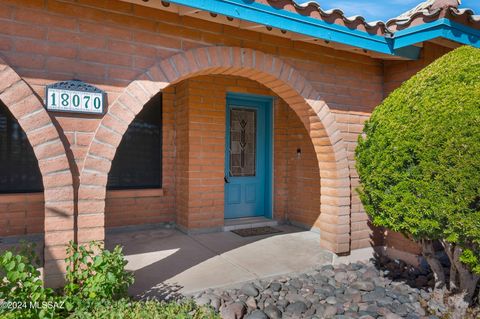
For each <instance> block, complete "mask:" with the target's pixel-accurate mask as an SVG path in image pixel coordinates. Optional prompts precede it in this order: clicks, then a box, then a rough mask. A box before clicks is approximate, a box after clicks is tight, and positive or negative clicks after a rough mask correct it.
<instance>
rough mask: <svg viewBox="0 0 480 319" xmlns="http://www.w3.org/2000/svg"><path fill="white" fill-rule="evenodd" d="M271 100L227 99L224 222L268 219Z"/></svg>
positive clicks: (235, 97)
mask: <svg viewBox="0 0 480 319" xmlns="http://www.w3.org/2000/svg"><path fill="white" fill-rule="evenodd" d="M271 108H272V100H271V98H270V97H263V96H253V95H244V94H228V95H227V110H226V112H227V114H226V115H227V116H226V118H227V123H226V147H225V218H227V219H230V218H241V217H255V216H265V217H271V213H272V212H271V187H270V185H271V183H270V181H271V162H272V158H271V141H270V136H271V134H270V132H271V120H270V119H271Z"/></svg>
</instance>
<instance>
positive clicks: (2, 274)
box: [0, 242, 219, 319]
mask: <svg viewBox="0 0 480 319" xmlns="http://www.w3.org/2000/svg"><path fill="white" fill-rule="evenodd" d="M67 256H68V257H67V258H66V259H65V261H66V263H67V275H66V284H65V287H64V289H63V294H60V293H61V292H62V290H58V291H57V292H55V291H53V290H52V289H49V288H44V287H43V282H42V280H41V279H40V272H39V271H38V270H37V268H36V266H35V265H36V264H38V263H35V262H34V261H35V255H34V253H33V249H32V247H26V248H24V249H22V250H21V251H20V252H12V251H6V252H4V253H3V254H2V255H0V318H2V319H29V318H32V319H37V318H41V319H42V318H78V319H84V318H85V319H87V318H88V319H89V318H91V319H97V318H98V319H99V318H105V319H107V318H108V319H117V318H124V319H137V318H138V319H140V318H142V319H143V318H145V319H149V318H152V319H153V318H155V319H157V318H159V319H163V318H165V319H167V318H171V319H174V318H175V319H183V318H185V319H188V318H191V319H200V318H202V319H203V318H205V319H209V318H212V319H214V318H219V317H218V316H217V315H216V314H215V312H213V311H211V310H210V309H208V308H204V307H198V306H196V305H195V304H194V303H193V302H192V301H181V302H179V303H175V302H171V303H162V302H157V301H147V302H142V301H134V300H131V299H129V298H128V297H127V289H128V287H129V286H130V285H131V284H132V283H133V275H132V274H131V273H129V272H128V271H126V270H125V265H126V264H127V261H126V260H125V258H124V256H123V253H122V249H121V248H120V247H118V246H117V247H115V249H114V250H113V251H112V252H110V251H108V250H106V249H104V248H102V247H101V245H100V244H99V243H96V242H91V243H90V244H88V245H80V246H79V245H77V244H73V243H70V245H69V247H68V248H67ZM2 301H3V303H2ZM12 305H13V306H12Z"/></svg>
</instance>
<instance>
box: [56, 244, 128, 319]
mask: <svg viewBox="0 0 480 319" xmlns="http://www.w3.org/2000/svg"><path fill="white" fill-rule="evenodd" d="M65 262H66V263H67V274H66V280H67V283H66V285H65V288H64V292H65V296H66V302H65V306H66V307H67V310H69V311H70V310H72V309H74V307H77V306H80V305H83V306H85V304H90V305H95V303H97V302H104V301H110V300H116V299H119V298H122V297H126V296H127V289H128V287H129V286H130V285H131V284H132V283H133V281H134V279H133V275H132V274H131V273H130V272H128V271H126V270H125V265H126V264H127V261H126V260H125V258H124V256H123V253H122V249H121V247H119V246H117V247H115V249H114V250H113V252H110V251H108V250H106V249H102V247H101V245H100V244H99V243H97V242H91V243H90V244H89V245H88V246H85V245H81V246H79V245H77V244H74V243H70V245H69V247H68V248H67V258H66V259H65Z"/></svg>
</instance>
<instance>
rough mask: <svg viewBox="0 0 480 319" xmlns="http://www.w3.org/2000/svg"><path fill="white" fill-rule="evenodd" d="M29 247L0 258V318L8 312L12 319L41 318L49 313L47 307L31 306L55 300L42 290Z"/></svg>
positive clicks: (50, 293)
mask: <svg viewBox="0 0 480 319" xmlns="http://www.w3.org/2000/svg"><path fill="white" fill-rule="evenodd" d="M35 264H38V262H37V260H36V257H35V255H34V253H33V246H31V245H26V246H23V247H22V248H21V249H20V251H17V252H12V251H5V252H4V253H3V254H2V255H0V278H3V279H2V280H0V300H4V301H5V302H6V303H5V304H3V306H2V307H0V315H1V316H2V317H5V316H6V315H7V313H10V315H11V316H13V317H12V318H14V317H15V316H17V315H18V316H20V313H21V317H22V318H44V317H49V316H51V315H52V314H51V313H52V312H53V311H52V310H51V311H49V310H48V308H39V307H32V306H31V304H42V303H52V302H54V301H55V298H54V293H53V290H52V289H49V288H44V287H43V282H42V280H41V279H40V272H39V271H38V270H37V268H36V267H35Z"/></svg>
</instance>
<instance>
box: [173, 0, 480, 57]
mask: <svg viewBox="0 0 480 319" xmlns="http://www.w3.org/2000/svg"><path fill="white" fill-rule="evenodd" d="M165 1H167V2H171V3H174V4H177V5H181V6H187V7H191V8H194V9H198V10H202V11H207V12H212V13H216V14H221V15H225V16H228V17H232V18H236V19H240V20H244V21H249V22H252V23H258V24H263V25H266V26H270V27H273V28H278V29H281V30H286V31H290V32H294V33H298V34H303V35H306V36H309V37H312V38H317V39H323V40H327V41H332V42H337V43H341V44H345V45H348V46H352V47H357V48H360V49H364V50H369V51H373V52H378V53H383V54H388V55H393V56H398V57H403V58H407V59H411V60H416V59H418V58H419V56H420V51H421V48H419V47H416V46H414V44H416V43H420V42H423V41H428V40H432V39H435V38H445V39H449V40H452V41H455V42H459V43H462V44H466V45H471V46H474V47H477V48H478V47H480V31H479V30H476V29H473V28H470V27H467V26H464V25H462V24H459V23H455V22H453V21H450V20H449V19H447V18H442V19H439V20H437V21H434V22H429V23H425V24H422V25H419V26H416V27H411V28H408V29H405V30H402V31H398V32H396V33H395V34H394V36H393V38H390V37H384V36H379V35H374V34H369V33H368V32H364V31H359V30H352V29H350V28H347V27H345V26H341V25H337V24H334V23H327V22H325V21H322V20H319V19H315V18H311V17H307V16H302V15H299V14H298V13H295V12H290V11H286V10H283V9H276V8H274V7H271V6H268V5H264V4H261V3H258V2H255V1H253V0H165Z"/></svg>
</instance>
